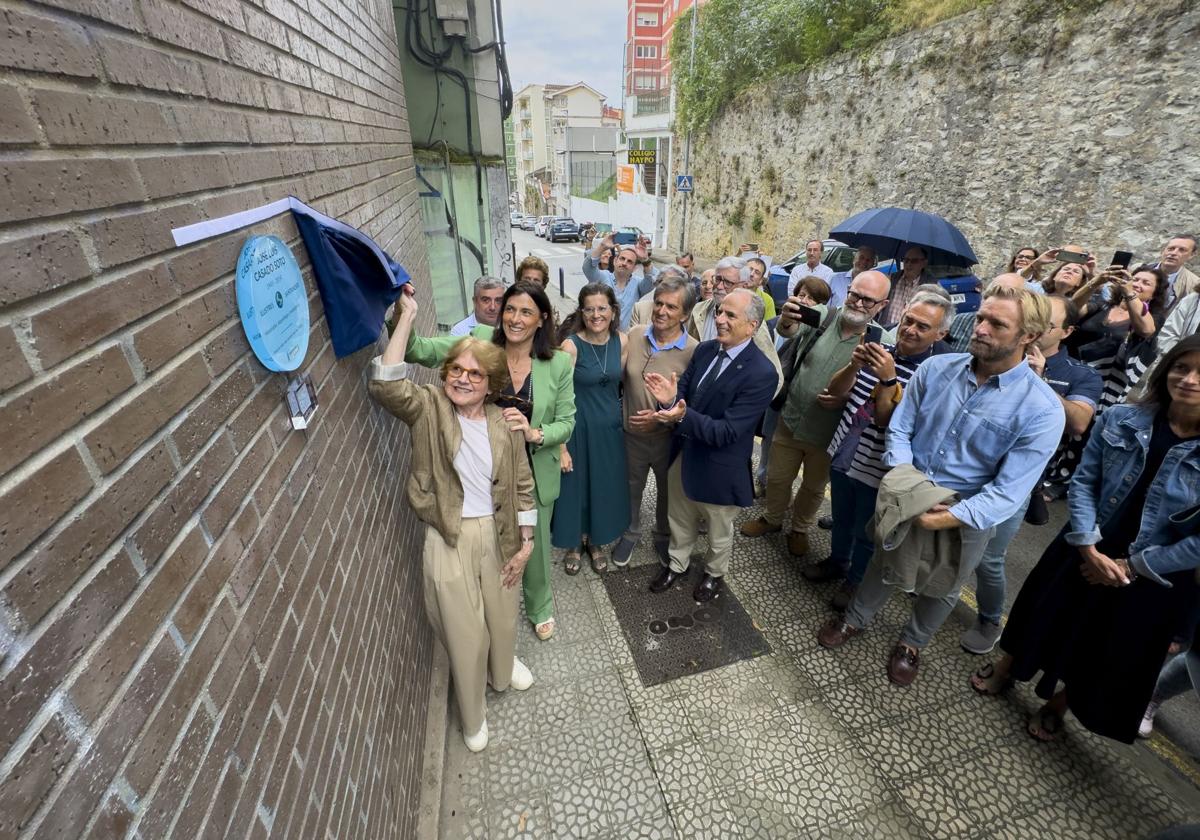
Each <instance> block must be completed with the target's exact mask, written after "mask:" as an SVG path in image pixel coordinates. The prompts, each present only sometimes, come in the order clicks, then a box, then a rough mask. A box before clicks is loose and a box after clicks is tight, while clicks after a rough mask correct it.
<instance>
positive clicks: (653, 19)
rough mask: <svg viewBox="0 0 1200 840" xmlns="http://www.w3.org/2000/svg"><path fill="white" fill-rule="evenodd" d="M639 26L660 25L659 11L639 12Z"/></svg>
mask: <svg viewBox="0 0 1200 840" xmlns="http://www.w3.org/2000/svg"><path fill="white" fill-rule="evenodd" d="M637 25H638V26H658V12H638V13H637Z"/></svg>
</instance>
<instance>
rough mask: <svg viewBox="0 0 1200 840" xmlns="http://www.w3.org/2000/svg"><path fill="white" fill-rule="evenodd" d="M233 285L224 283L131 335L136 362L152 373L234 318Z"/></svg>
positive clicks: (235, 307) (235, 313)
mask: <svg viewBox="0 0 1200 840" xmlns="http://www.w3.org/2000/svg"><path fill="white" fill-rule="evenodd" d="M233 298H234V292H233V283H223V284H221V285H220V286H218V287H216V288H215V289H212V290H211V291H209V292H206V293H205V294H203V295H201V296H200V297H197V298H195V299H193V300H191V301H189V302H187V303H185V304H183V305H181V306H179V307H177V308H175V309H172V310H171V311H170V312H167V313H165V314H163V315H161V316H159V317H158V318H155V319H154V320H153V321H151V322H150V323H149V324H147V325H146V326H144V327H142V328H141V329H139V330H137V332H135V333H134V334H133V347H134V350H136V351H137V354H138V358H139V359H141V360H142V364H143V365H144V366H145V368H146V372H147V373H152V372H154V371H156V370H158V369H159V368H160V367H162V366H163V365H165V364H166V363H167V362H169V361H171V359H173V358H175V357H176V356H178V355H179V354H180V353H182V352H183V351H184V350H186V349H187V348H188V347H190V346H191V345H193V344H195V343H196V342H198V341H199V340H200V339H201V338H202V337H204V336H205V335H206V334H208V333H210V332H212V331H213V330H214V329H216V328H217V327H218V326H220V325H221V324H223V323H224V322H225V321H228V320H230V319H231V318H234V317H235V316H236V315H237V306H236V304H235V303H234V300H233Z"/></svg>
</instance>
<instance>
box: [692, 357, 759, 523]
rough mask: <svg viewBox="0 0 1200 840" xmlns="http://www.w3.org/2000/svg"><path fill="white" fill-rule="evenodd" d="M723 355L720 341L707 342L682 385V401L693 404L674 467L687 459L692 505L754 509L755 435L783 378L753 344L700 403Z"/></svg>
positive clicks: (724, 373)
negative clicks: (703, 385) (706, 379)
mask: <svg viewBox="0 0 1200 840" xmlns="http://www.w3.org/2000/svg"><path fill="white" fill-rule="evenodd" d="M719 349H720V345H719V344H718V343H717V342H716V341H704V342H701V343H700V344H699V345H697V347H696V352H695V353H693V354H692V360H691V362H690V363H689V364H688V366H687V369H686V370H685V371H684V372H683V376H682V377H680V379H679V386H678V395H677V399H684V400H686V401H687V412H686V413H685V414H684V416H683V421H682V422H681V423H680V424H679V425H678V426H676V427H675V432H674V434H672V436H671V461H672V463H673V462H674V461H675V459H676V458H677V457H680V456H682V457H683V463H682V464H681V465H680V468H681V470H682V475H683V490H684V492H685V493H687V495H688V498H689V499H691V500H692V501H695V502H703V503H705V504H711V505H738V506H739V507H749V506H750V505H752V504H754V482H753V478H752V477H751V475H750V455H751V453H752V452H753V450H754V430H755V428H756V427H757V426H758V420H759V418H760V417H762V415H763V412H764V411H766V410H767V407H768V406H769V405H770V404H771V398H772V397H773V396H774V395H775V389H776V388H777V387H778V385H779V378H778V375H777V374H776V373H775V366H774V365H772V364H771V361H770V360H769V359H768V358H767V357H766V356H765V355H763V352H762V351H761V350H759V349H758V347H757V346H755V344H754V342H753V341H751V342H750V343H749V344H747V345H746V347H745V349H743V350H742V352H740V353H738V355H737V358H735V359H734V360H733V361H732V362H731V363H730V364H728V365H726V366H725V370H723V371H722V372H721V375H720V376H718V377H717V379H716V381H715V382H713V383H712V384H711V385H709V386H708V388H707V389H705V392H704V393H703V394H700V395H699V396H698V397H697V396H696V386H697V385H699V384H700V379H701V377H703V376H704V372H705V371H707V370H708V366H709V364H711V363H712V360H713V359H714V358H716V355H717V351H718V350H719Z"/></svg>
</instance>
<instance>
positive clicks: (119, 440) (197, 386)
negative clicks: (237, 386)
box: [84, 354, 209, 473]
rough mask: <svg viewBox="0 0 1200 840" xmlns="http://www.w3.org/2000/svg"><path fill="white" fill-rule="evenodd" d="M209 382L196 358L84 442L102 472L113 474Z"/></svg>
mask: <svg viewBox="0 0 1200 840" xmlns="http://www.w3.org/2000/svg"><path fill="white" fill-rule="evenodd" d="M208 382H209V378H208V370H207V369H206V368H205V367H204V362H203V360H201V358H200V356H199V354H194V355H192V356H189V357H188V358H187V359H185V360H184V362H183V364H181V365H180V366H179V367H177V368H175V370H173V371H171V372H170V373H169V374H167V375H166V376H164V377H163V378H162V379H161V380H159V381H158V382H154V383H151V384H150V385H149V386H148V387H147V388H146V390H145V391H143V392H142V393H141V394H139V395H138V396H137V397H136V398H135V399H134V400H133V401H132V402H130V403H129V404H128V405H125V406H124V407H123V408H121V409H119V410H118V411H117V412H116V413H115V414H114V415H113V416H112V417H110V418H108V420H106V421H105V422H104V423H101V424H100V426H98V427H97V428H96V429H95V430H94V431H92V432H91V433H90V434H89V435H87V437H86V438H84V442H85V443H86V444H87V447H88V450H89V451H90V452H91V453H92V457H93V458H94V459H95V460H96V463H97V464H99V466H100V469H102V470H103V471H104V472H105V473H109V472H112V471H113V470H114V469H115V468H116V467H117V465H118V464H120V463H121V462H122V461H124V460H125V459H126V458H128V457H129V455H130V454H131V453H132V452H133V450H135V449H137V448H138V447H139V446H141V444H142V443H144V442H145V441H146V440H147V439H148V438H149V437H150V436H151V435H152V434H154V432H155V431H157V430H158V429H160V428H161V427H162V426H164V425H165V424H166V423H167V422H168V421H170V420H171V418H173V417H174V416H175V415H176V414H178V413H179V412H180V411H181V410H182V409H183V407H184V406H185V405H187V404H188V403H189V402H191V401H192V399H193V398H195V396H196V395H197V394H199V393H200V392H201V391H203V390H204V388H205V387H206V386H207V385H208Z"/></svg>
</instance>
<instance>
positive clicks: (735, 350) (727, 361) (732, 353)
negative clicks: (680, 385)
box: [696, 336, 754, 382]
mask: <svg viewBox="0 0 1200 840" xmlns="http://www.w3.org/2000/svg"><path fill="white" fill-rule="evenodd" d="M753 340H754V338H753V336H751V337H750V338H747V339H746V340H745V341H743V342H742V343H741V344H736V345H734V346H733V347H730V348H728V349H726V350H725V358H724V359H723V360H722V359H721V352H720V350H718V351H717V355H716V356H714V357H713V360H712V361H711V362H709V363H708V367H706V368H705V369H704V374H703V375H702V376H701V377H700V378H699V379H697V380H696V381H697V382H703V381H704V377H706V376H708V372H709V371H710V370H712V366H713V365H717V364H722V365H723V366H722V367H721V369H720V370H718V371H717V375H716V376H714V377H713V379H717V378H719V377H720V376H721V374H722V373H724V372H725V369H726V368H728V367H729V366H730V365H731V364H733V360H734V359H736V358H737V357H738V354H739V353H741V352H742V351H743V350H745V349H746V345H747V344H749V343H750V342H751V341H753Z"/></svg>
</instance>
